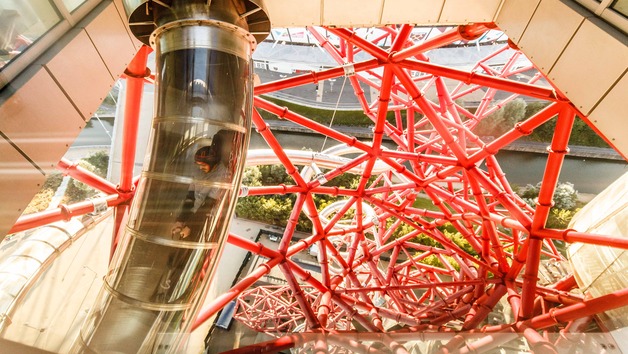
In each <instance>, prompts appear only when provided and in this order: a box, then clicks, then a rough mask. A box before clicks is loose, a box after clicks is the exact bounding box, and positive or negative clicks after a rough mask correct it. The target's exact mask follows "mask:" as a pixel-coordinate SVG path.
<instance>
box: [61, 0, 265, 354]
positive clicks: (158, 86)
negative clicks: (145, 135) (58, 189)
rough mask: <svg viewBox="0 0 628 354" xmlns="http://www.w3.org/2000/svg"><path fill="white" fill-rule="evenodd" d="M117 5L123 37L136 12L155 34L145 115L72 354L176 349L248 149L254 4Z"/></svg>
mask: <svg viewBox="0 0 628 354" xmlns="http://www.w3.org/2000/svg"><path fill="white" fill-rule="evenodd" d="M126 2H127V4H126V9H127V11H128V10H129V8H130V7H132V5H134V4H135V5H137V8H135V9H134V12H133V13H132V14H131V16H130V17H131V21H130V22H131V28H132V30H134V29H137V28H140V27H141V28H146V26H149V25H147V24H146V22H144V23H143V24H140V25H138V24H137V23H136V24H134V23H133V19H134V16H139V15H137V14H141V15H142V16H145V17H147V18H150V22H151V23H152V24H153V27H151V30H152V29H153V28H156V29H154V31H152V34H151V35H150V39H149V41H150V44H151V46H153V47H154V48H155V53H156V68H157V69H156V70H157V73H156V74H157V75H156V81H155V90H156V92H157V95H156V99H155V100H156V102H155V107H156V108H155V112H156V116H155V117H154V119H153V125H152V129H153V131H152V132H151V137H150V140H149V145H150V146H149V149H148V153H147V159H146V160H145V162H144V169H143V172H142V176H141V180H140V183H139V185H138V189H137V191H136V195H135V199H134V204H133V206H132V207H131V211H130V215H129V221H128V224H127V227H126V230H125V233H124V235H123V236H122V238H121V241H120V244H119V245H118V249H117V250H116V253H115V255H114V257H113V260H112V263H111V266H110V268H109V271H108V274H107V276H106V277H105V282H104V286H103V289H102V290H101V293H100V295H99V297H98V298H97V300H96V303H95V305H94V306H93V308H92V310H91V312H90V314H89V315H88V318H87V321H86V323H85V324H84V326H83V328H82V330H81V334H80V337H79V339H78V340H77V342H76V343H75V346H74V348H73V352H78V353H134V354H135V353H172V352H183V351H184V349H183V347H182V346H183V344H182V343H184V339H185V338H186V336H187V335H188V332H189V328H190V325H191V323H192V322H193V321H194V319H195V317H196V314H197V312H198V309H199V306H200V305H201V302H202V299H203V298H204V297H205V294H206V293H207V288H208V285H209V282H210V279H211V277H212V275H213V273H214V269H215V265H216V260H217V258H218V256H219V254H220V252H221V250H222V246H223V243H224V240H225V239H226V237H225V236H226V234H227V232H228V226H229V221H230V219H231V216H232V213H233V210H234V207H235V201H236V198H237V194H238V193H237V192H238V188H239V184H240V179H241V176H242V171H243V168H244V157H245V156H246V150H247V148H248V141H249V130H250V124H251V120H250V115H251V112H252V80H251V75H252V66H251V59H250V58H251V53H252V51H253V49H254V47H255V45H256V40H255V38H254V37H253V35H251V34H250V33H249V32H248V24H247V20H248V21H251V16H253V15H254V16H255V18H256V21H257V22H256V24H255V26H257V27H258V28H259V26H260V25H259V19H260V16H261V15H263V16H262V17H263V18H265V28H266V34H267V33H268V30H269V29H270V23H269V22H268V17H267V16H266V14H265V10H264V8H263V7H262V6H260V5H259V4H258V3H257V2H253V1H244V0H242V1H232V0H213V1H211V2H210V4H209V5H208V4H207V3H208V2H207V1H206V0H188V1H177V0H172V1H163V0H162V1H159V2H156V1H137V0H127V1H126ZM142 20H145V19H142ZM149 27H150V26H149ZM134 33H136V35H139V34H138V32H137V31H135V30H134ZM258 35H259V33H258ZM261 38H263V37H261ZM140 40H146V38H145V37H140ZM199 167H200V168H202V170H199ZM208 169H209V171H208Z"/></svg>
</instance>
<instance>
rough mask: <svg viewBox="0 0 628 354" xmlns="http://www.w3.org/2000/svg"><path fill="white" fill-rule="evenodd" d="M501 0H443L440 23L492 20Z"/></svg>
mask: <svg viewBox="0 0 628 354" xmlns="http://www.w3.org/2000/svg"><path fill="white" fill-rule="evenodd" d="M500 3H501V0H445V6H443V12H442V13H441V16H440V19H439V22H440V23H469V22H493V19H494V18H495V15H496V14H497V10H498V9H499V4H500Z"/></svg>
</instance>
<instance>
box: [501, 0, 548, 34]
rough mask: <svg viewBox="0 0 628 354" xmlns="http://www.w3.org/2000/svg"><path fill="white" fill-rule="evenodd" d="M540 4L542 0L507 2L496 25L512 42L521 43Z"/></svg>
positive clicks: (508, 0)
mask: <svg viewBox="0 0 628 354" xmlns="http://www.w3.org/2000/svg"><path fill="white" fill-rule="evenodd" d="M540 2H541V1H540V0H536V1H533V0H530V1H520V0H505V1H504V2H503V4H502V8H501V10H500V11H499V14H498V15H497V18H496V19H495V23H496V24H497V25H498V26H499V28H500V29H501V30H502V31H503V32H504V33H506V35H507V36H508V38H509V39H510V40H512V41H513V42H514V43H519V40H520V39H521V35H522V34H523V31H524V30H525V28H526V27H527V26H528V23H530V19H531V18H532V15H534V12H535V11H536V8H537V6H538V5H539V3H540Z"/></svg>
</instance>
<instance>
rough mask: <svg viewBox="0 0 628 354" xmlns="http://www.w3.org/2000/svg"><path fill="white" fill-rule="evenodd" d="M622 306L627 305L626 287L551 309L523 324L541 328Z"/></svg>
mask: <svg viewBox="0 0 628 354" xmlns="http://www.w3.org/2000/svg"><path fill="white" fill-rule="evenodd" d="M624 306H628V288H625V289H621V290H618V291H615V292H612V293H610V294H607V295H603V296H600V297H597V298H594V299H588V300H584V301H583V302H581V303H578V304H574V305H570V306H567V307H563V308H560V309H551V310H550V311H549V312H548V313H545V314H542V315H539V316H536V317H533V318H531V319H529V320H526V321H523V324H524V325H526V326H530V327H531V328H534V329H543V328H547V327H550V326H553V325H555V324H557V323H563V322H569V321H573V320H576V319H579V318H584V317H588V316H592V315H595V314H598V313H600V312H604V311H609V310H613V309H616V308H620V307H624Z"/></svg>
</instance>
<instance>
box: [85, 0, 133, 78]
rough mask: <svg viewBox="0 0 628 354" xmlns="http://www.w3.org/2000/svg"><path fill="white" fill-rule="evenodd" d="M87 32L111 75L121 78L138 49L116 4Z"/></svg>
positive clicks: (105, 10)
mask: <svg viewBox="0 0 628 354" xmlns="http://www.w3.org/2000/svg"><path fill="white" fill-rule="evenodd" d="M85 30H86V31H87V34H88V35H89V38H90V39H91V40H92V42H93V43H94V45H95V46H96V50H97V51H98V53H99V54H100V56H101V57H102V59H103V61H104V62H105V65H106V66H107V68H109V72H110V73H111V75H112V76H113V77H114V78H117V77H119V76H120V75H121V74H122V73H123V72H124V69H125V68H126V67H127V65H128V64H129V62H130V61H131V59H133V55H134V54H135V52H136V48H135V46H134V45H133V42H131V38H130V37H129V33H128V32H127V31H126V28H125V25H124V23H123V22H122V20H121V19H120V15H119V14H118V11H117V10H116V7H115V6H114V4H113V3H111V4H109V6H107V7H106V8H105V9H104V10H103V11H102V12H101V13H100V15H98V17H96V18H95V19H94V20H93V21H92V22H91V23H90V24H89V25H87V27H85Z"/></svg>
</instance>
